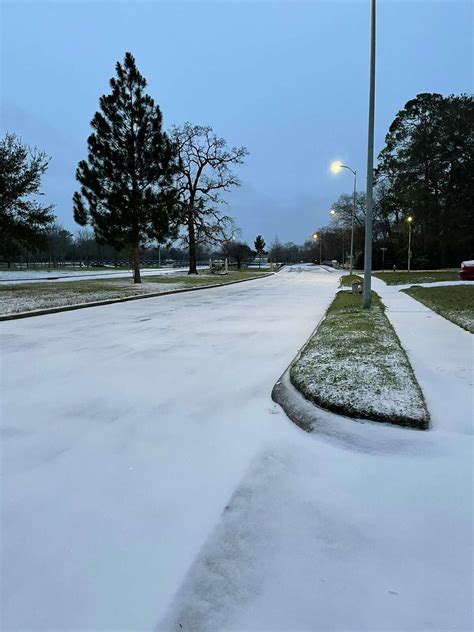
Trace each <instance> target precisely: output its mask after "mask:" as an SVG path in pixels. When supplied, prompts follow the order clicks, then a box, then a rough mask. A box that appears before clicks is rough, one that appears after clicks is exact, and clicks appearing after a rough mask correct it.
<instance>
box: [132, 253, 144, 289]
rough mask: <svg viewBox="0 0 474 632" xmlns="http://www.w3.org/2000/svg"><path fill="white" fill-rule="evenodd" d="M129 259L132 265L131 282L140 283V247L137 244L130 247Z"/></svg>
mask: <svg viewBox="0 0 474 632" xmlns="http://www.w3.org/2000/svg"><path fill="white" fill-rule="evenodd" d="M131 260H132V267H133V282H134V283H141V282H142V278H141V276H140V248H139V247H138V246H135V247H134V248H132V252H131Z"/></svg>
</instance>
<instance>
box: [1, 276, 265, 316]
mask: <svg viewBox="0 0 474 632" xmlns="http://www.w3.org/2000/svg"><path fill="white" fill-rule="evenodd" d="M266 274H268V272H267V273H259V272H258V271H255V270H236V271H232V272H229V273H228V274H226V275H217V274H212V275H211V274H199V275H189V276H187V275H167V276H158V275H157V276H146V277H143V281H142V283H140V284H134V283H133V281H132V280H131V279H117V278H115V279H88V280H77V281H67V282H65V281H63V282H54V281H39V282H36V283H17V284H11V285H8V284H0V314H2V315H8V314H17V313H20V312H30V311H35V310H41V309H51V308H55V307H67V306H69V305H78V304H86V303H91V302H96V301H101V300H110V299H119V298H125V297H129V296H140V295H146V294H151V293H156V292H160V291H163V292H166V291H169V290H174V289H177V290H179V289H184V288H187V289H192V288H199V287H202V286H205V285H211V286H218V285H225V284H226V283H230V282H232V281H240V280H245V279H254V278H259V277H261V276H266Z"/></svg>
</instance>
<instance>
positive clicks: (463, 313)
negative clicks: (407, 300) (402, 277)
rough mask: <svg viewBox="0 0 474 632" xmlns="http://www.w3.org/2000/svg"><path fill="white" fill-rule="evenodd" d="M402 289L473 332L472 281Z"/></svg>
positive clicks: (473, 295) (473, 286) (473, 285)
mask: <svg viewBox="0 0 474 632" xmlns="http://www.w3.org/2000/svg"><path fill="white" fill-rule="evenodd" d="M402 291H403V292H405V293H406V294H409V295H410V296H412V297H413V298H415V299H416V300H417V301H420V303H423V305H426V307H429V308H430V309H432V310H433V311H434V312H436V313H438V314H439V315H440V316H443V317H444V318H446V319H447V320H450V321H451V322H452V323H454V324H455V325H459V327H462V328H463V329H466V330H467V331H470V332H471V334H474V282H473V284H472V285H451V286H449V285H448V286H445V287H410V288H407V289H406V290H402Z"/></svg>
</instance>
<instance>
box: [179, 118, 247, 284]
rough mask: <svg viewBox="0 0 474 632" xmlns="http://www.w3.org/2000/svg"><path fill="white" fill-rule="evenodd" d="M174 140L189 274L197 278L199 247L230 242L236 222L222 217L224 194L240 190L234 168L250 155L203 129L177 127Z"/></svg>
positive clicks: (209, 128)
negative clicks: (178, 162)
mask: <svg viewBox="0 0 474 632" xmlns="http://www.w3.org/2000/svg"><path fill="white" fill-rule="evenodd" d="M171 137H172V140H173V142H174V143H175V145H176V147H177V150H178V155H179V160H180V167H179V177H178V190H179V195H180V204H181V208H182V218H181V222H182V225H183V226H184V227H185V230H186V238H185V241H186V243H187V246H188V248H189V272H188V274H197V260H196V245H197V244H199V243H207V244H216V243H220V242H223V241H226V240H228V239H229V232H230V231H231V230H232V228H233V222H232V218H231V217H229V216H228V215H223V214H222V213H221V206H222V204H224V200H223V198H222V192H224V191H229V190H230V189H232V188H233V187H237V186H240V182H239V180H238V179H237V177H236V176H235V175H234V173H233V172H232V170H231V166H232V165H240V164H242V163H243V160H244V157H245V156H246V155H247V154H248V152H247V150H246V148H245V147H232V148H230V149H228V148H227V145H226V142H225V140H224V139H223V138H219V137H218V136H216V135H215V134H214V132H213V131H212V128H211V127H207V126H203V125H192V124H191V123H185V124H184V125H183V126H181V127H174V128H173V129H172V132H171Z"/></svg>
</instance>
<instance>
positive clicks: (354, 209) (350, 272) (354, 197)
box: [349, 169, 357, 274]
mask: <svg viewBox="0 0 474 632" xmlns="http://www.w3.org/2000/svg"><path fill="white" fill-rule="evenodd" d="M351 171H352V169H351ZM352 173H353V174H354V192H353V194H352V217H351V269H350V270H349V274H352V269H353V267H354V216H355V212H356V188H357V171H352Z"/></svg>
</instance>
